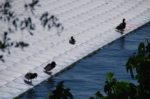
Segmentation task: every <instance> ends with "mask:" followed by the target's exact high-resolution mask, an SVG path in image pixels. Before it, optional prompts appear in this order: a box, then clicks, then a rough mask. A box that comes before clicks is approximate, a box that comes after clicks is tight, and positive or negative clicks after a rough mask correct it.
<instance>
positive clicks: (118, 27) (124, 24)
mask: <svg viewBox="0 0 150 99" xmlns="http://www.w3.org/2000/svg"><path fill="white" fill-rule="evenodd" d="M125 28H126V22H125V19H123V20H122V23H120V24H119V25H118V26H117V27H116V29H118V30H121V31H123V30H124V29H125Z"/></svg>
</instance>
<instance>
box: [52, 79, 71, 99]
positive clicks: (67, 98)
mask: <svg viewBox="0 0 150 99" xmlns="http://www.w3.org/2000/svg"><path fill="white" fill-rule="evenodd" d="M63 83H64V81H61V82H60V83H58V84H57V86H56V89H55V90H53V91H52V94H49V99H73V96H72V94H71V93H70V89H69V88H66V89H65V88H64V85H63Z"/></svg>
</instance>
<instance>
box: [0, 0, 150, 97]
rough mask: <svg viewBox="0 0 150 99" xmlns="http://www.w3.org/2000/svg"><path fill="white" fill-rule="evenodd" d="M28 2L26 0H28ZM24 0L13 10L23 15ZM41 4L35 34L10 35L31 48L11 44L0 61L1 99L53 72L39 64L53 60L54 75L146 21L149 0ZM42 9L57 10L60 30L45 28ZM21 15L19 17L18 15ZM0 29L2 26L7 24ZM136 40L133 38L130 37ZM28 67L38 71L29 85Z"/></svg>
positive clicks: (73, 0) (42, 1) (59, 0)
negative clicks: (73, 41) (119, 27)
mask: <svg viewBox="0 0 150 99" xmlns="http://www.w3.org/2000/svg"><path fill="white" fill-rule="evenodd" d="M28 1H29V2H30V0H27V1H26V2H28ZM24 2H25V1H23V0H13V3H14V5H17V6H15V7H14V8H13V9H14V10H15V11H16V12H17V13H18V15H20V17H23V14H21V13H22V12H23V13H24V14H25V15H26V16H31V14H29V13H27V12H26V11H24V10H23V9H22V8H21V7H22V5H21V4H24ZM39 4H40V5H41V6H40V7H37V8H35V11H34V13H35V16H36V17H35V19H33V23H35V24H36V26H37V27H36V30H35V31H34V35H33V36H31V35H30V34H29V33H28V32H27V31H24V33H21V32H20V31H16V33H13V34H10V37H11V38H12V39H18V38H19V39H20V40H23V41H24V42H28V43H29V45H30V46H29V47H27V48H24V49H23V50H22V49H19V48H12V49H10V52H11V54H8V53H6V52H5V53H3V52H0V54H3V55H4V59H5V63H3V62H1V61H0V99H12V98H16V97H18V96H19V95H21V94H22V93H24V92H26V91H27V90H29V89H31V88H33V87H34V86H36V85H38V84H40V83H41V82H43V81H44V80H46V79H48V78H50V77H51V75H48V74H47V73H45V72H43V68H44V67H45V66H46V65H47V64H48V63H50V62H52V61H55V62H56V64H57V66H56V67H55V68H54V69H53V70H52V72H53V75H56V74H58V73H60V72H61V71H62V70H65V69H66V68H68V67H69V66H71V65H72V64H74V63H76V62H77V61H79V60H80V59H82V58H84V57H86V56H87V55H89V54H91V53H93V52H94V51H96V50H98V49H100V48H102V47H103V46H105V45H107V44H108V43H110V42H112V41H114V40H116V39H118V38H120V37H122V36H124V35H126V34H128V33H130V32H132V31H134V30H136V29H138V28H139V27H141V26H143V25H145V24H146V23H148V22H150V0H107V4H106V1H105V0H40V2H39ZM44 12H50V14H53V15H56V17H57V18H59V22H61V23H62V24H63V26H64V30H63V31H62V32H58V31H57V29H55V28H52V29H51V30H48V29H44V28H43V27H42V26H41V23H40V21H39V17H40V15H42V14H43V13H44ZM21 15H22V16H21ZM123 18H125V19H126V25H127V26H126V29H125V31H124V32H123V33H119V32H117V31H116V30H115V27H116V26H117V25H119V24H120V23H121V22H122V19H123ZM0 24H1V25H2V26H1V27H0V28H1V30H5V29H6V27H7V25H8V24H7V25H4V26H3V22H1V21H0ZM71 36H73V37H74V38H75V39H76V44H75V45H71V44H69V39H70V37H71ZM133 39H134V38H133ZM27 72H36V73H37V74H38V77H37V79H34V80H33V81H32V82H33V83H32V84H27V83H25V81H24V75H25V74H26V73H27Z"/></svg>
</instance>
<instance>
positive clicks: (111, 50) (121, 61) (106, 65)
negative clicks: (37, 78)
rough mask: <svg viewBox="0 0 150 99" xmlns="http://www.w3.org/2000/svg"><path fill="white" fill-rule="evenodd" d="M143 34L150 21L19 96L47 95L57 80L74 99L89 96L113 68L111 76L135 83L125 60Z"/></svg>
mask: <svg viewBox="0 0 150 99" xmlns="http://www.w3.org/2000/svg"><path fill="white" fill-rule="evenodd" d="M143 37H147V38H148V37H149V38H150V25H149V26H145V27H143V28H141V29H139V30H137V31H136V32H134V33H131V34H129V35H126V36H125V37H122V38H120V39H118V40H116V41H114V42H112V43H111V44H108V45H107V46H105V47H103V48H102V49H101V50H99V51H98V52H97V53H96V54H93V55H92V56H90V57H87V58H85V59H83V60H81V61H79V62H78V63H76V64H75V65H74V66H73V67H72V68H71V69H69V70H67V71H65V72H63V73H61V74H60V75H57V76H54V77H53V78H51V79H49V80H47V81H44V82H43V83H41V84H40V85H38V86H36V87H35V88H34V89H32V90H30V91H28V92H27V93H25V94H24V95H23V96H21V97H20V98H19V99H48V93H50V92H51V91H52V90H54V89H55V86H56V84H57V83H58V82H60V81H65V82H64V87H65V88H70V89H71V93H72V94H73V96H74V99H89V97H91V96H94V95H93V94H94V93H96V92H97V91H100V92H101V93H103V94H104V91H103V87H104V85H105V83H104V82H105V78H106V73H108V72H114V77H115V78H117V79H118V80H119V81H125V80H128V81H130V82H133V83H135V84H137V82H136V80H134V79H132V78H131V76H130V73H127V72H126V68H125V64H126V62H127V60H128V58H129V57H130V56H131V55H132V53H133V52H136V51H137V48H138V45H139V43H140V42H145V41H146V40H145V39H143Z"/></svg>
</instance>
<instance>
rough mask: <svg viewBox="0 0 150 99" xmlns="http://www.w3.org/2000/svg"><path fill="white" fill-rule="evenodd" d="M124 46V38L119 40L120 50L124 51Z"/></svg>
mask: <svg viewBox="0 0 150 99" xmlns="http://www.w3.org/2000/svg"><path fill="white" fill-rule="evenodd" d="M124 44H125V37H121V38H120V48H121V49H124Z"/></svg>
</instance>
